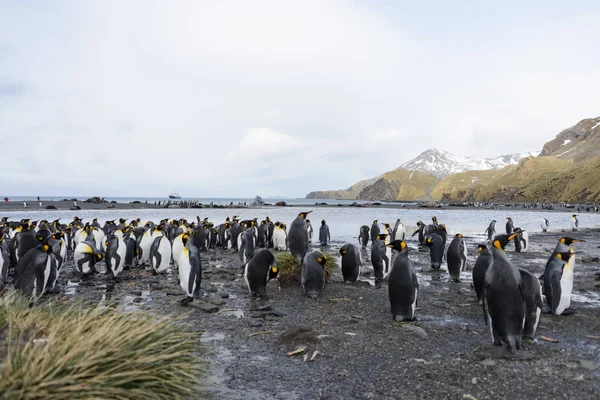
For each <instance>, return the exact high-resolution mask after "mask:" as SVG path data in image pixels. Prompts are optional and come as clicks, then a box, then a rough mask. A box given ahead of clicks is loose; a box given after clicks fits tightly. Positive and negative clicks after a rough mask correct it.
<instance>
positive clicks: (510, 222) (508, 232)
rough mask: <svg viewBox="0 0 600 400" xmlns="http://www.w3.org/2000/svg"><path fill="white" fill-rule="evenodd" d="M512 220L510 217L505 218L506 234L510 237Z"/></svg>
mask: <svg viewBox="0 0 600 400" xmlns="http://www.w3.org/2000/svg"><path fill="white" fill-rule="evenodd" d="M513 226H514V225H513V220H512V218H511V217H506V234H507V235H510V234H512V233H513V230H514V228H513Z"/></svg>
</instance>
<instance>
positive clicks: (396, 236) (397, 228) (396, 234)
mask: <svg viewBox="0 0 600 400" xmlns="http://www.w3.org/2000/svg"><path fill="white" fill-rule="evenodd" d="M405 237H406V229H405V228H404V224H403V223H402V221H401V220H400V218H398V219H397V220H396V224H395V225H394V229H393V230H392V239H391V241H392V242H393V241H395V240H402V241H403V240H404V239H405Z"/></svg>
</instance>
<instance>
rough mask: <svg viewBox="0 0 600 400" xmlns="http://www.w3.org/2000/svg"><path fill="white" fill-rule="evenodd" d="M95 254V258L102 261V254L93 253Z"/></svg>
mask: <svg viewBox="0 0 600 400" xmlns="http://www.w3.org/2000/svg"><path fill="white" fill-rule="evenodd" d="M95 256H96V260H98V261H102V258H104V257H103V256H102V254H100V253H97V254H95Z"/></svg>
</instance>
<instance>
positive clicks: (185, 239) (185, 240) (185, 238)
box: [181, 233, 189, 246]
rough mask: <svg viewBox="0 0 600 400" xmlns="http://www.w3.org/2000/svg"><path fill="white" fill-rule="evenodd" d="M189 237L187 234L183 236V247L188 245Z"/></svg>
mask: <svg viewBox="0 0 600 400" xmlns="http://www.w3.org/2000/svg"><path fill="white" fill-rule="evenodd" d="M188 238H189V235H188V234H187V233H184V234H183V235H181V242H182V243H183V245H184V246H185V245H186V244H187V241H188Z"/></svg>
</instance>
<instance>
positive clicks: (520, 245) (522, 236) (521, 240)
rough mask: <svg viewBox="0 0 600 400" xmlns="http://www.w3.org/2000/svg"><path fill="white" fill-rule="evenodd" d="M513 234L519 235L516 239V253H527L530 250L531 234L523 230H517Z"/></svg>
mask: <svg viewBox="0 0 600 400" xmlns="http://www.w3.org/2000/svg"><path fill="white" fill-rule="evenodd" d="M513 232H514V233H518V235H517V236H516V237H515V238H514V241H515V251H516V252H517V253H525V252H526V251H527V250H528V249H529V234H528V233H527V231H524V230H523V229H521V228H515V229H514V231H513Z"/></svg>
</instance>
